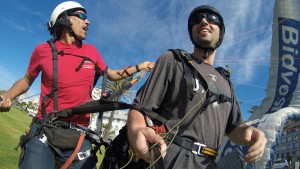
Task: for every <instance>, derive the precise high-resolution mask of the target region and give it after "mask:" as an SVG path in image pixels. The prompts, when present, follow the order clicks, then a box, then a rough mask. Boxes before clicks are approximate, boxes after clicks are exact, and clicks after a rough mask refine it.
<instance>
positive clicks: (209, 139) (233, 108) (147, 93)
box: [134, 51, 243, 168]
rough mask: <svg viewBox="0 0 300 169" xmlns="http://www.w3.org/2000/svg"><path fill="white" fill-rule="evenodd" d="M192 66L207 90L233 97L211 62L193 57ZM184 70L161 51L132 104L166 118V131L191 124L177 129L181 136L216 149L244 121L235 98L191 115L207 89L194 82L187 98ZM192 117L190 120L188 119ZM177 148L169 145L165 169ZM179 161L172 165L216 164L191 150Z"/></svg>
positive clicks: (169, 55) (204, 97) (208, 166)
mask: <svg viewBox="0 0 300 169" xmlns="http://www.w3.org/2000/svg"><path fill="white" fill-rule="evenodd" d="M193 66H194V67H195V68H196V70H197V71H198V72H199V73H200V74H201V76H202V77H203V78H204V79H205V81H206V83H207V84H208V88H209V90H210V91H213V92H215V93H220V94H224V95H226V96H228V97H230V98H231V97H232V93H231V90H230V86H229V84H228V81H227V80H226V79H225V78H224V77H223V76H222V75H221V74H220V73H219V72H218V71H217V70H216V69H215V68H214V67H213V66H212V65H208V64H206V63H204V62H199V61H197V59H195V58H193ZM183 71H184V70H183V65H182V63H181V62H180V61H179V60H177V59H175V58H174V56H173V54H172V52H169V51H168V52H166V53H164V54H163V55H162V56H161V57H160V58H159V59H158V60H157V62H156V63H155V68H154V70H153V72H152V73H151V75H150V76H149V78H148V79H147V81H146V83H145V84H144V85H143V86H142V88H141V89H140V90H139V92H138V94H137V97H136V99H135V100H134V104H136V105H138V107H141V108H145V109H148V110H150V111H154V112H156V113H159V115H161V116H163V117H164V118H166V119H167V120H168V121H167V123H166V124H165V125H166V127H167V130H168V131H170V130H173V133H174V132H176V131H175V129H174V128H173V127H174V126H176V125H177V124H179V126H180V127H183V126H184V124H185V123H191V124H190V125H189V126H188V127H187V128H186V129H184V131H180V136H181V137H184V138H186V139H188V140H191V141H192V142H200V143H202V144H205V145H206V146H208V147H210V148H214V149H218V147H219V146H220V143H221V141H222V138H223V136H224V135H225V134H229V133H230V132H231V131H232V130H233V129H234V128H235V127H236V126H237V125H239V124H241V123H243V119H242V116H241V113H240V109H239V107H238V105H237V104H236V100H235V97H233V98H234V99H233V102H232V103H229V102H225V103H220V104H218V103H217V102H214V103H212V104H210V105H209V106H208V107H207V109H206V110H205V111H202V112H201V113H199V114H198V115H197V116H196V118H193V117H194V116H193V115H194V114H195V113H196V112H197V111H198V110H199V109H200V107H201V105H202V104H203V102H204V101H205V100H206V92H207V90H206V89H205V88H204V87H203V86H202V85H201V83H197V84H198V85H195V95H194V97H193V98H192V99H189V98H188V96H187V85H186V82H185V79H184V78H183V75H184V72H183ZM196 79H198V78H196ZM198 80H199V81H200V79H198ZM196 81H197V80H195V83H196ZM233 95H234V94H233ZM192 118H193V120H192V121H190V119H192ZM182 119H183V120H182ZM179 130H180V129H179ZM180 151H181V148H180V147H179V146H177V145H176V144H171V145H170V147H169V148H168V150H167V155H166V157H165V159H164V163H165V165H166V168H173V166H172V165H174V163H175V161H176V160H178V159H177V156H178V153H179V152H180ZM179 160H180V161H181V162H180V165H179V166H175V168H215V166H216V165H215V162H214V159H212V158H208V157H200V156H197V155H194V154H193V153H192V152H190V151H189V152H188V153H187V154H186V155H185V156H184V159H179Z"/></svg>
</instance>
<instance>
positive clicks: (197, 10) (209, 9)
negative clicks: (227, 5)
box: [188, 5, 225, 49]
mask: <svg viewBox="0 0 300 169" xmlns="http://www.w3.org/2000/svg"><path fill="white" fill-rule="evenodd" d="M199 13H211V14H215V15H216V16H217V17H218V18H219V20H220V25H219V27H220V38H219V41H218V43H217V44H216V46H215V47H214V49H216V48H217V47H219V46H220V45H221V44H222V41H223V38H224V35H225V25H224V21H223V17H222V15H221V14H220V12H219V11H218V10H217V9H216V8H214V7H212V6H209V5H201V6H198V7H196V8H195V9H194V10H193V11H192V12H191V14H190V16H189V19H188V31H189V35H190V39H191V41H192V42H193V44H194V45H195V46H197V47H199V45H198V44H197V43H195V42H194V40H193V37H192V27H193V25H192V23H191V22H192V19H193V17H194V16H195V15H197V14H199ZM200 48H202V47H200Z"/></svg>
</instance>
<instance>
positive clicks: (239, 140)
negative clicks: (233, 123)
mask: <svg viewBox="0 0 300 169" xmlns="http://www.w3.org/2000/svg"><path fill="white" fill-rule="evenodd" d="M248 127H249V126H247V125H246V124H240V125H239V126H238V127H236V128H235V129H234V130H233V131H232V132H231V133H230V134H229V135H228V137H229V139H230V140H231V141H232V142H234V143H235V144H238V145H247V144H249V141H250V140H248V139H247V138H246V130H247V128H248Z"/></svg>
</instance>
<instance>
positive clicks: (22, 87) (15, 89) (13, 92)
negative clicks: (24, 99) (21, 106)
mask: <svg viewBox="0 0 300 169" xmlns="http://www.w3.org/2000/svg"><path fill="white" fill-rule="evenodd" d="M29 87H30V85H28V83H26V82H25V81H24V79H20V80H18V81H17V82H15V83H14V84H13V86H12V87H11V88H10V89H9V90H8V91H7V92H5V93H4V94H3V95H4V96H5V97H7V98H9V99H10V100H13V99H15V98H16V97H17V96H19V95H21V94H23V93H25V92H26V91H27V90H28V89H29Z"/></svg>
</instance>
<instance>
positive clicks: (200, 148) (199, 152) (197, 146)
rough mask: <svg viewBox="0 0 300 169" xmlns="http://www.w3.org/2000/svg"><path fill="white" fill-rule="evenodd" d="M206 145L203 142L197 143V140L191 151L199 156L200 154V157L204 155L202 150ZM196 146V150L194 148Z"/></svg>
mask: <svg viewBox="0 0 300 169" xmlns="http://www.w3.org/2000/svg"><path fill="white" fill-rule="evenodd" d="M205 147H206V145H204V144H201V143H198V142H194V148H193V150H192V153H194V154H196V155H199V156H202V157H205V156H206V154H203V153H202V150H203V149H204V148H205ZM195 148H196V150H195Z"/></svg>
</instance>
